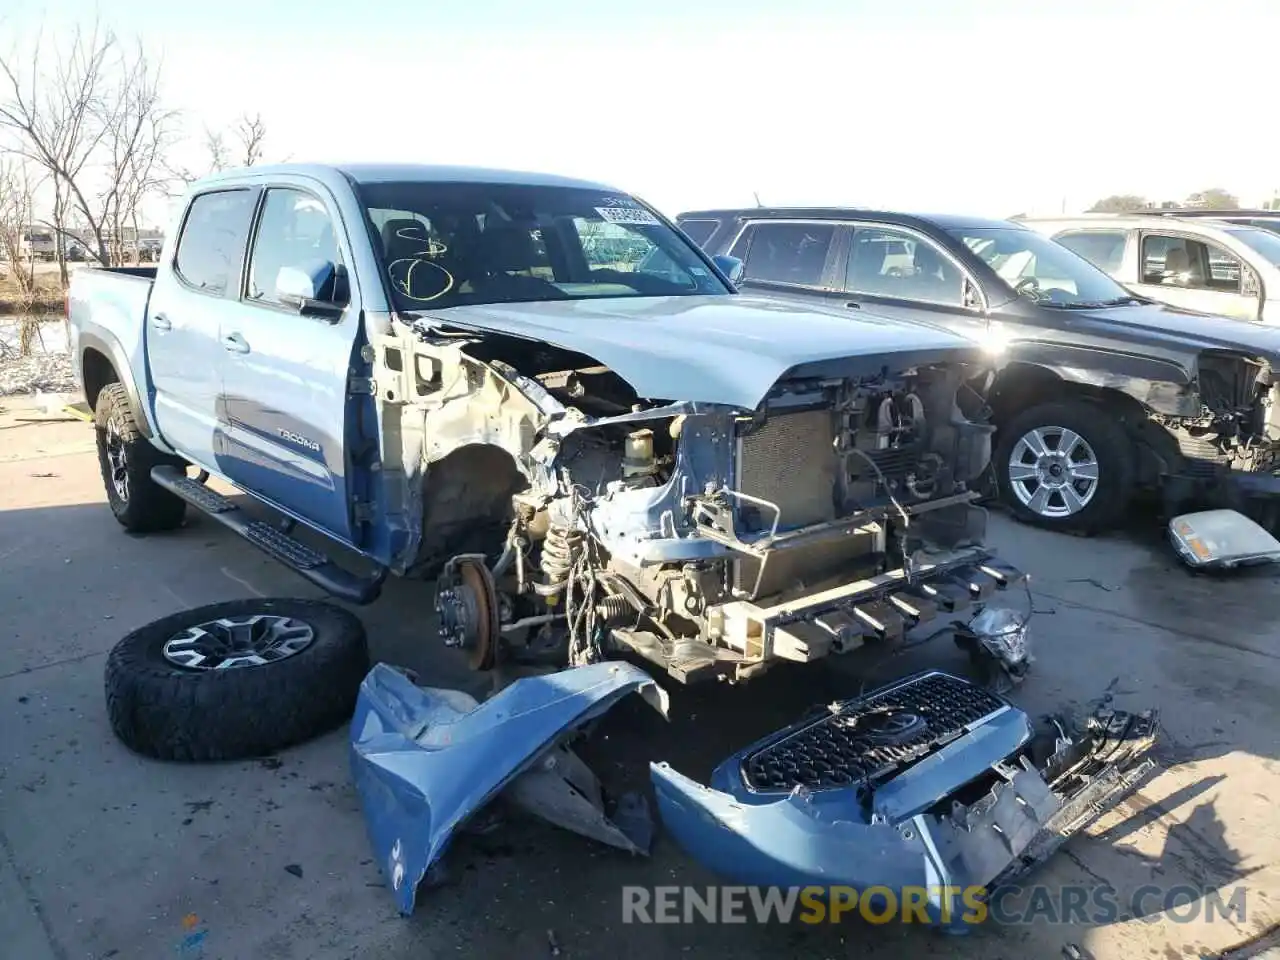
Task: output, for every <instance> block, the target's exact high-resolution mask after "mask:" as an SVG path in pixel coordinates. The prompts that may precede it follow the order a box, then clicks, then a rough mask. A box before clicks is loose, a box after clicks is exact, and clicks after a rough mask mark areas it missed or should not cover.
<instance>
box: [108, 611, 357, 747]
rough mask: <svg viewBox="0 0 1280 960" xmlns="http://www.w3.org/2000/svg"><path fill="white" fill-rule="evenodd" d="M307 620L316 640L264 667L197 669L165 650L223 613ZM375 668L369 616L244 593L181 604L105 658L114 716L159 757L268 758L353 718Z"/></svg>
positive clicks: (127, 735)
mask: <svg viewBox="0 0 1280 960" xmlns="http://www.w3.org/2000/svg"><path fill="white" fill-rule="evenodd" d="M251 614H267V615H273V616H280V617H292V618H297V619H299V620H302V621H304V622H305V623H306V624H307V625H309V626H310V627H311V628H312V630H313V632H314V640H313V641H312V642H311V644H310V646H308V647H306V648H305V649H303V650H301V651H299V652H298V653H296V654H294V655H293V656H290V657H286V658H285V659H282V660H278V661H275V662H272V663H266V664H263V665H260V666H239V667H231V668H228V669H222V670H200V669H194V668H190V667H182V666H178V665H176V664H174V663H172V662H170V661H169V660H168V659H166V658H165V656H164V653H163V649H164V645H165V643H166V641H168V640H169V639H170V638H171V637H173V636H174V635H175V634H177V633H179V632H180V631H182V630H184V629H185V628H187V627H191V626H194V625H196V624H202V623H208V622H211V621H214V620H217V619H219V618H220V617H237V616H246V615H251ZM368 671H369V654H368V647H367V645H366V639H365V630H364V625H363V624H362V623H361V622H360V620H359V619H358V618H357V617H356V616H355V615H354V614H352V613H350V612H348V611H347V610H344V609H342V608H341V607H337V606H334V605H333V604H330V603H324V602H321V601H316V600H293V599H259V598H252V599H245V600H232V601H228V602H226V603H215V604H211V605H209V606H205V607H197V608H196V609H194V610H184V611H183V612H181V613H175V614H172V615H171V616H168V617H163V618H161V619H160V620H156V621H154V622H153V623H149V624H147V625H146V626H144V627H140V628H138V629H137V630H135V631H133V632H132V633H130V634H129V635H128V636H126V637H125V638H124V639H122V640H121V641H120V642H119V643H117V644H116V645H115V647H114V648H113V649H112V651H111V653H110V654H109V655H108V657H107V666H106V695H107V715H108V717H109V718H110V721H111V729H112V730H113V731H115V734H116V736H117V737H119V738H120V739H121V740H122V741H123V742H124V744H125V745H126V746H127V747H129V748H130V749H131V750H133V751H135V752H137V753H141V754H144V755H146V756H149V757H156V758H158V759H160V760H179V761H216V760H243V759H247V758H252V757H263V756H267V755H269V754H271V753H274V752H276V751H277V750H282V749H284V748H286V747H290V746H293V745H295V744H298V743H301V742H303V741H305V740H309V739H311V738H313V737H316V736H318V735H320V734H322V733H326V732H328V731H330V730H333V729H334V728H336V727H338V726H339V725H341V724H342V723H345V722H347V721H348V720H350V719H351V715H352V712H353V711H354V709H355V702H356V696H357V694H358V693H359V689H360V682H361V681H362V680H363V679H364V676H365V674H366V673H368Z"/></svg>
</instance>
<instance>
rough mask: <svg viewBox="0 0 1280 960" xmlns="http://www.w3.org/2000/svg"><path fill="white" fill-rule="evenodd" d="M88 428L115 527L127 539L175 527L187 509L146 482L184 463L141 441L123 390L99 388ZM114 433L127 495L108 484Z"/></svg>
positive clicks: (117, 385)
mask: <svg viewBox="0 0 1280 960" xmlns="http://www.w3.org/2000/svg"><path fill="white" fill-rule="evenodd" d="M93 426H94V436H95V438H96V440H97V443H98V466H99V468H100V469H101V470H102V486H103V488H104V489H105V490H106V492H107V505H108V506H109V507H110V508H111V513H112V514H113V515H114V516H115V518H116V519H117V520H118V521H120V525H121V526H123V527H124V528H125V529H126V530H128V531H129V532H130V533H154V532H156V531H159V530H173V529H175V528H177V527H180V526H181V525H182V518H183V517H184V516H185V515H186V510H187V505H186V503H185V502H184V501H183V500H181V499H179V498H178V497H176V496H174V495H173V494H172V493H170V492H169V491H168V490H166V489H165V488H164V487H162V486H160V485H159V484H158V483H156V482H155V481H154V480H152V479H151V468H152V467H156V466H160V465H163V464H174V465H178V466H183V465H185V462H184V461H182V460H179V459H178V458H177V457H173V456H170V455H169V454H166V453H163V452H161V451H160V450H157V449H156V448H155V447H154V446H153V445H152V444H151V441H149V440H148V439H147V438H146V437H144V436H143V435H142V431H141V430H139V429H138V421H137V418H136V416H135V415H134V412H133V406H132V405H131V404H130V403H129V394H128V392H126V390H125V388H124V385H123V384H120V383H109V384H107V385H106V386H105V387H103V388H102V392H101V393H99V394H98V402H97V405H96V406H95V408H94V412H93ZM113 431H114V433H115V435H116V436H118V437H119V441H120V443H121V445H122V448H123V453H124V458H125V468H124V472H125V475H126V477H127V479H128V485H127V487H126V489H127V494H126V495H122V494H121V493H120V491H119V490H118V489H117V488H116V483H115V481H114V479H113V467H112V464H111V454H110V452H109V445H110V444H111V442H112V440H111V439H109V438H110V435H111V433H112V432H113Z"/></svg>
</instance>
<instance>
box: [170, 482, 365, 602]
mask: <svg viewBox="0 0 1280 960" xmlns="http://www.w3.org/2000/svg"><path fill="white" fill-rule="evenodd" d="M151 479H152V480H154V481H155V482H156V483H158V484H160V486H162V487H164V488H165V489H166V490H168V491H169V492H170V493H172V494H173V495H174V496H176V497H180V498H181V499H183V500H185V501H186V502H187V503H189V504H191V506H193V507H195V508H196V509H198V510H200V511H202V512H204V513H207V514H208V515H209V516H211V517H213V519H215V520H217V521H218V522H219V523H221V524H222V525H223V526H225V527H230V528H231V529H232V530H234V531H235V532H236V533H238V534H240V536H242V537H244V538H245V539H246V540H248V541H249V542H250V543H252V544H253V545H254V546H256V547H258V548H259V549H260V550H263V551H265V552H266V553H268V554H270V555H271V556H272V557H274V558H275V559H276V560H279V561H280V562H281V563H283V564H284V565H285V566H286V567H288V568H289V569H291V570H292V571H293V572H294V573H296V574H298V576H300V577H303V578H304V579H306V580H310V581H311V582H312V583H314V584H315V585H316V586H317V587H319V588H320V589H321V590H323V591H325V592H326V593H328V594H330V595H332V596H334V597H337V598H338V599H339V600H345V601H346V602H347V603H354V604H358V605H361V606H363V605H364V604H367V603H372V602H373V601H374V600H377V599H378V595H379V594H380V593H382V584H383V581H385V580H386V579H387V568H386V567H379V568H378V572H377V573H375V574H374V575H373V576H371V577H360V576H357V575H356V574H354V573H351V572H350V571H349V570H344V569H343V568H342V567H340V566H338V565H337V564H336V563H334V562H333V561H332V560H330V559H329V558H328V557H327V556H325V555H324V554H323V553H321V552H320V551H319V550H316V549H314V548H312V547H309V546H307V545H306V544H305V543H302V542H300V541H298V540H295V539H293V537H291V536H289V534H287V533H285V532H284V531H283V530H281V529H279V528H278V527H274V526H272V525H271V524H269V523H267V522H266V521H265V520H254V519H253V518H252V517H250V516H249V515H248V514H247V513H245V512H244V511H243V510H241V509H240V508H239V507H237V506H236V505H235V504H234V503H232V502H231V501H230V500H228V499H227V498H226V497H224V496H223V495H222V494H220V493H218V491H216V490H210V489H209V488H208V487H206V486H205V485H204V484H203V483H200V482H199V481H198V480H193V479H191V478H190V477H188V476H187V475H186V474H185V473H184V472H183V471H182V470H181V469H180V468H178V467H172V466H167V465H166V466H161V467H153V468H152V470H151Z"/></svg>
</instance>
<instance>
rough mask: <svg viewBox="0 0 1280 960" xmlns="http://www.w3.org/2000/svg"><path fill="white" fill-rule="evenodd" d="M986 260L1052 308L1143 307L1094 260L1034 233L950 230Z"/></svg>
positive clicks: (1005, 229) (1008, 229)
mask: <svg viewBox="0 0 1280 960" xmlns="http://www.w3.org/2000/svg"><path fill="white" fill-rule="evenodd" d="M948 232H949V233H950V234H951V235H952V236H953V237H955V238H957V239H958V240H960V241H961V242H962V243H964V245H965V246H967V247H968V248H969V249H970V250H972V251H973V252H974V253H975V254H977V255H978V256H979V257H981V258H982V259H983V260H984V261H985V262H986V263H987V265H988V266H989V267H991V269H992V270H994V271H995V272H996V273H997V274H998V275H999V276H1000V278H1001V279H1002V280H1004V281H1005V283H1007V284H1008V285H1009V287H1010V289H1012V290H1013V291H1014V293H1016V294H1018V295H1019V296H1022V297H1025V298H1027V299H1028V300H1033V301H1035V302H1036V303H1040V304H1043V305H1045V306H1048V307H1066V308H1071V307H1092V306H1099V305H1105V306H1110V305H1112V304H1121V303H1131V302H1137V298H1135V297H1134V296H1133V295H1132V294H1131V293H1129V292H1128V291H1127V290H1125V288H1124V287H1122V286H1120V284H1118V283H1116V282H1115V281H1114V280H1112V279H1111V278H1110V277H1109V276H1107V275H1106V274H1105V273H1103V272H1102V271H1101V270H1099V269H1098V268H1097V267H1095V266H1094V265H1093V264H1091V263H1090V262H1089V261H1088V260H1086V259H1084V258H1083V257H1081V256H1079V255H1077V254H1075V253H1073V252H1072V251H1070V250H1068V249H1067V248H1066V247H1064V246H1062V245H1061V244H1059V243H1055V242H1054V241H1052V240H1050V239H1049V238H1048V237H1045V236H1042V235H1041V234H1039V233H1036V232H1035V231H1033V230H1025V229H1021V228H1019V227H966V228H960V229H956V230H950V231H948Z"/></svg>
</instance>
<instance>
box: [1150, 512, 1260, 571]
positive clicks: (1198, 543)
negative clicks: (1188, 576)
mask: <svg viewBox="0 0 1280 960" xmlns="http://www.w3.org/2000/svg"><path fill="white" fill-rule="evenodd" d="M1169 541H1170V542H1171V543H1172V544H1173V548H1174V550H1176V551H1177V552H1178V556H1179V557H1181V558H1182V562H1183V563H1185V564H1187V565H1188V566H1190V567H1199V568H1207V567H1220V568H1226V569H1230V568H1232V567H1241V566H1251V565H1253V564H1257V563H1274V562H1276V561H1280V540H1276V538H1275V537H1273V536H1272V535H1271V534H1269V533H1267V531H1266V530H1264V529H1262V527H1260V526H1259V525H1258V524H1256V523H1254V522H1253V521H1252V520H1250V519H1249V518H1248V517H1246V516H1244V515H1243V514H1240V513H1237V512H1236V511H1234V510H1205V511H1203V512H1201V513H1184V514H1182V515H1181V516H1178V517H1174V518H1173V519H1172V520H1170V521H1169Z"/></svg>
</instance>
